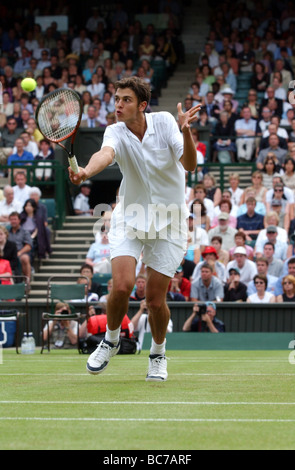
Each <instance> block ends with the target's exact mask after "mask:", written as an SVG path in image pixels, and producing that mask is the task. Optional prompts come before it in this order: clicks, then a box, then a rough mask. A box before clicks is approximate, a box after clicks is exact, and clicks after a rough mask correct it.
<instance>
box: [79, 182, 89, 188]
mask: <svg viewBox="0 0 295 470" xmlns="http://www.w3.org/2000/svg"><path fill="white" fill-rule="evenodd" d="M83 186H89V187H91V186H92V182H91V181H90V180H85V181H83V183H81V184H80V186H79V187H80V188H83Z"/></svg>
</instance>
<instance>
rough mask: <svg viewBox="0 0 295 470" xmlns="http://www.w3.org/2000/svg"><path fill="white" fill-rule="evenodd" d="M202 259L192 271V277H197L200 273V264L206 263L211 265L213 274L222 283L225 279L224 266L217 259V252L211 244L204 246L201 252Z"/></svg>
mask: <svg viewBox="0 0 295 470" xmlns="http://www.w3.org/2000/svg"><path fill="white" fill-rule="evenodd" d="M201 255H202V257H203V261H200V262H199V263H198V264H197V265H196V267H195V269H194V272H193V275H192V279H193V280H195V279H197V278H198V277H199V276H200V274H201V268H202V266H203V265H204V264H205V263H207V264H210V266H212V269H213V275H214V276H216V277H217V278H218V279H219V280H220V281H221V282H222V283H224V282H225V281H226V268H225V266H224V264H223V263H221V262H220V261H218V254H217V251H216V249H215V248H214V247H213V246H206V248H205V249H204V250H203V252H202V253H201Z"/></svg>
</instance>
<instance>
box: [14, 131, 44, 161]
mask: <svg viewBox="0 0 295 470" xmlns="http://www.w3.org/2000/svg"><path fill="white" fill-rule="evenodd" d="M20 138H22V139H23V141H24V151H26V152H29V153H31V154H32V155H33V157H34V158H35V157H36V155H37V154H38V152H39V148H38V144H37V142H35V140H33V139H32V138H31V135H30V133H29V132H28V131H23V132H22V133H21V134H20ZM16 152H17V148H16V146H14V147H13V150H12V154H15V153H16Z"/></svg>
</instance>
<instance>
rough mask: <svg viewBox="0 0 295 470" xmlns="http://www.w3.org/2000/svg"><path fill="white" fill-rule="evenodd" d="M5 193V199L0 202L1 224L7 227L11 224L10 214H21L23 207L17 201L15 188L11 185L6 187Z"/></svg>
mask: <svg viewBox="0 0 295 470" xmlns="http://www.w3.org/2000/svg"><path fill="white" fill-rule="evenodd" d="M3 193H4V199H2V200H1V201H0V224H1V225H6V224H8V223H9V219H8V217H9V214H11V213H12V212H18V213H19V214H20V213H21V211H22V208H23V206H22V204H21V203H20V202H19V201H17V200H16V199H15V197H14V191H13V187H12V186H10V185H9V184H8V185H6V186H5V187H4V189H3Z"/></svg>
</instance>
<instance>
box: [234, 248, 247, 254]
mask: <svg viewBox="0 0 295 470" xmlns="http://www.w3.org/2000/svg"><path fill="white" fill-rule="evenodd" d="M234 255H245V256H247V251H246V248H244V247H243V246H237V248H236V249H235V251H234Z"/></svg>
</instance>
